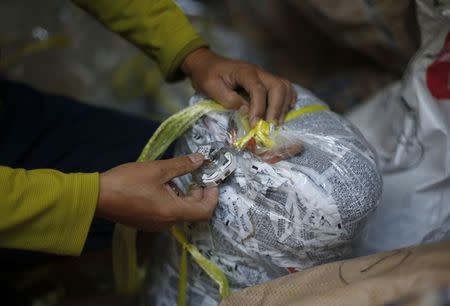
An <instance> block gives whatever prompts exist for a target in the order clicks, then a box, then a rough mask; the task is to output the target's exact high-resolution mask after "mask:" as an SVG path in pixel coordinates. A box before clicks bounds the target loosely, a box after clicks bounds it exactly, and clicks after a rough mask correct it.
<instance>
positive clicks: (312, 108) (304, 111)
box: [284, 104, 330, 122]
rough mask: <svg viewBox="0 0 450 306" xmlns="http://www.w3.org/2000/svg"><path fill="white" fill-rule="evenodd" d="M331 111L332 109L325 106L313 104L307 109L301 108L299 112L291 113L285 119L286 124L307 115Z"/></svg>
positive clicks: (306, 107)
mask: <svg viewBox="0 0 450 306" xmlns="http://www.w3.org/2000/svg"><path fill="white" fill-rule="evenodd" d="M327 110H330V108H329V107H328V106H326V105H323V104H311V105H307V106H305V107H302V108H299V109H297V110H294V111H292V112H289V113H288V114H287V115H286V117H285V118H284V122H288V121H291V120H293V119H295V118H297V117H300V116H302V115H305V114H311V113H316V112H323V111H327Z"/></svg>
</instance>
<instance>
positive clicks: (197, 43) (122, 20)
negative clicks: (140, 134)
mask: <svg viewBox="0 0 450 306" xmlns="http://www.w3.org/2000/svg"><path fill="white" fill-rule="evenodd" d="M73 2H74V3H75V4H76V5H78V6H80V7H81V8H83V9H84V10H86V11H87V12H89V13H90V14H91V15H93V16H94V17H95V18H97V19H98V20H99V21H100V22H101V23H103V24H104V25H105V26H107V27H108V28H109V29H110V30H112V31H114V32H116V33H118V34H120V35H121V36H123V37H124V38H125V39H127V40H128V41H130V42H131V43H133V44H135V45H136V46H138V47H139V48H141V49H142V50H143V51H144V52H145V53H146V54H148V55H149V56H150V57H151V58H152V59H154V60H155V61H156V62H157V63H158V65H159V68H160V70H161V72H162V74H163V75H164V77H165V78H166V79H167V80H168V81H171V80H177V79H179V78H181V77H182V74H181V72H180V69H179V67H180V65H181V63H182V61H183V60H184V58H185V57H186V56H187V55H188V54H189V53H190V52H192V51H193V50H195V49H197V48H199V47H202V46H205V45H206V43H205V41H204V40H203V39H202V38H201V37H200V36H199V35H198V34H197V33H196V32H195V30H194V29H193V28H192V26H191V25H190V23H189V21H188V20H187V18H186V17H185V16H184V14H183V13H182V11H181V10H180V9H179V8H178V7H177V6H176V5H175V4H174V3H173V2H172V1H170V0H114V1H111V0H73ZM86 47H88V46H86ZM149 136H150V135H149ZM98 194H99V174H98V173H73V174H64V173H61V172H59V171H55V170H47V169H43V170H32V171H27V170H24V169H11V168H8V167H3V166H0V248H12V249H26V250H34V251H42V252H49V253H56V254H67V255H79V254H80V253H81V251H82V249H83V246H84V243H85V240H86V237H87V233H88V231H89V227H90V224H91V222H92V219H93V216H94V213H95V209H96V206H97V200H98Z"/></svg>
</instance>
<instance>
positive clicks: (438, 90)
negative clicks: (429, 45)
mask: <svg viewBox="0 0 450 306" xmlns="http://www.w3.org/2000/svg"><path fill="white" fill-rule="evenodd" d="M426 77H427V86H428V89H429V90H430V92H431V94H432V95H433V97H435V98H436V99H450V32H449V33H447V37H446V38H445V42H444V46H443V47H442V50H441V51H440V52H439V54H438V56H437V57H436V59H435V60H434V61H433V63H432V64H431V65H430V66H428V68H427V74H426Z"/></svg>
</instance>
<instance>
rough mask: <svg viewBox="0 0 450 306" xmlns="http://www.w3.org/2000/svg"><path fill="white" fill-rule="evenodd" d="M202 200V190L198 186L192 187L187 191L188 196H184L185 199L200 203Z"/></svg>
mask: <svg viewBox="0 0 450 306" xmlns="http://www.w3.org/2000/svg"><path fill="white" fill-rule="evenodd" d="M202 198H203V188H200V187H198V186H196V187H192V188H191V189H190V190H189V193H188V195H187V196H186V199H188V200H194V201H200V200H201V199H202Z"/></svg>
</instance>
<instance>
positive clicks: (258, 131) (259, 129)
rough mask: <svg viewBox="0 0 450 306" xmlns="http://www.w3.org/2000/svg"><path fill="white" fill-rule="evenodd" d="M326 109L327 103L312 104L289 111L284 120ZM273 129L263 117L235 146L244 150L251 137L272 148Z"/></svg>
mask: <svg viewBox="0 0 450 306" xmlns="http://www.w3.org/2000/svg"><path fill="white" fill-rule="evenodd" d="M326 110H329V108H328V106H326V105H322V104H311V105H308V106H305V107H302V108H300V109H297V110H295V111H292V112H290V113H288V114H287V115H286V117H285V119H284V122H288V121H290V120H293V119H295V118H297V117H300V116H302V115H305V114H310V113H315V112H321V111H326ZM241 121H243V122H245V121H246V120H245V119H243V118H241ZM243 122H241V123H243ZM247 125H248V121H247ZM244 126H245V125H244ZM273 129H274V126H273V125H272V124H271V123H269V122H267V121H265V120H263V119H260V120H259V121H258V122H257V123H256V125H255V127H254V128H253V129H251V130H249V131H248V132H247V134H246V135H244V136H243V137H241V138H239V139H237V140H236V141H235V142H234V146H235V147H236V148H238V149H240V150H242V149H243V148H245V146H246V145H247V143H248V142H249V141H250V139H252V138H254V139H255V140H256V142H257V143H258V144H261V145H262V146H264V147H266V148H269V149H270V148H272V147H273V145H274V142H273V140H272V139H271V137H270V136H271V135H270V133H271V132H272V131H273Z"/></svg>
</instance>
